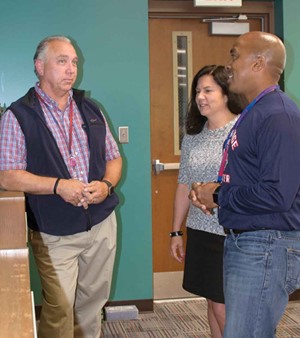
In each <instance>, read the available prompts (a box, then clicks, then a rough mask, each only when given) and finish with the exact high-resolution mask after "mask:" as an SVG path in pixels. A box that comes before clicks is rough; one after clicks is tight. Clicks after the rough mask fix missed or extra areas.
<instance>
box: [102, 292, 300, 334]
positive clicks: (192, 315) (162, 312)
mask: <svg viewBox="0 0 300 338" xmlns="http://www.w3.org/2000/svg"><path fill="white" fill-rule="evenodd" d="M135 337H138V338H143V337H145V338H146V337H152V338H175V337H177V338H184V337H185V338H192V337H194V338H195V337H196V338H209V337H210V334H209V328H208V323H207V316H206V301H205V300H204V299H199V298H192V299H184V300H172V301H159V302H155V303H154V312H153V313H152V312H151V313H140V314H139V319H137V320H124V321H114V322H113V321H109V322H107V321H105V322H104V323H103V326H102V335H101V338H135ZM277 338H300V302H296V301H294V302H290V303H289V304H288V307H287V309H286V312H285V314H284V316H283V318H282V320H281V322H280V325H279V327H278V330H277Z"/></svg>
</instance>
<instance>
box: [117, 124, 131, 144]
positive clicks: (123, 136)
mask: <svg viewBox="0 0 300 338" xmlns="http://www.w3.org/2000/svg"><path fill="white" fill-rule="evenodd" d="M119 142H120V143H128V142H129V134H128V127H127V126H125V127H119Z"/></svg>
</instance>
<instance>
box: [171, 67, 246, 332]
mask: <svg viewBox="0 0 300 338" xmlns="http://www.w3.org/2000/svg"><path fill="white" fill-rule="evenodd" d="M227 79H228V76H227V74H226V70H225V67H223V66H216V65H211V66H205V67H204V68H202V69H201V70H200V71H199V72H198V73H197V74H196V75H195V77H194V79H193V82H192V88H191V101H190V104H189V110H188V114H187V118H186V135H185V136H184V138H183V141H182V146H181V159H180V170H179V176H178V186H177V190H176V195H175V201H174V214H173V227H172V232H171V234H170V236H171V245H170V249H171V254H172V256H173V257H174V258H175V259H176V260H177V261H178V262H183V261H185V267H184V278H183V288H184V289H185V290H187V291H189V292H191V293H193V294H196V295H199V296H202V297H205V298H206V299H207V308H208V312H207V314H208V322H209V326H210V330H211V334H212V337H213V338H221V337H222V334H223V329H224V324H225V305H224V296H223V244H224V238H225V237H224V236H225V234H224V231H223V228H222V226H221V225H219V223H218V219H217V215H216V214H214V215H213V216H211V215H205V214H204V213H202V211H201V210H200V209H198V208H197V207H195V206H193V205H191V204H190V201H189V198H188V195H189V191H190V188H191V184H192V183H193V182H201V181H205V182H206V181H214V180H216V178H217V175H218V169H219V166H220V163H221V157H222V145H223V142H224V141H225V138H226V136H227V134H228V133H229V131H230V129H231V128H232V127H233V125H234V122H235V121H236V119H237V114H239V113H240V112H241V103H240V100H238V98H237V96H235V95H233V94H231V93H230V92H229V90H228V84H227ZM187 213H188V216H187V220H186V226H187V243H186V253H185V252H184V248H183V240H182V232H181V231H180V228H181V226H182V224H183V222H184V220H185V217H186V215H187Z"/></svg>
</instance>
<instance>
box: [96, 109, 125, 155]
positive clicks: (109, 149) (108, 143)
mask: <svg viewBox="0 0 300 338" xmlns="http://www.w3.org/2000/svg"><path fill="white" fill-rule="evenodd" d="M101 114H102V116H103V118H104V121H105V127H106V138H105V150H106V152H105V153H106V157H105V158H106V161H111V160H114V159H116V158H118V157H120V156H121V155H120V152H119V148H118V145H117V142H116V141H115V139H114V137H113V136H112V133H111V131H110V129H109V126H108V123H107V121H106V118H105V116H104V114H103V113H102V112H101Z"/></svg>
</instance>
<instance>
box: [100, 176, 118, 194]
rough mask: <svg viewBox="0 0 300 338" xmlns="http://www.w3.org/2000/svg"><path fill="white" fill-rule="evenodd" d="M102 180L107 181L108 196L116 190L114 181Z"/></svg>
mask: <svg viewBox="0 0 300 338" xmlns="http://www.w3.org/2000/svg"><path fill="white" fill-rule="evenodd" d="M101 182H103V183H105V184H106V185H107V187H108V194H107V196H110V195H112V193H113V192H114V190H115V187H114V186H113V185H112V183H111V182H109V181H107V180H102V181H101Z"/></svg>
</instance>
